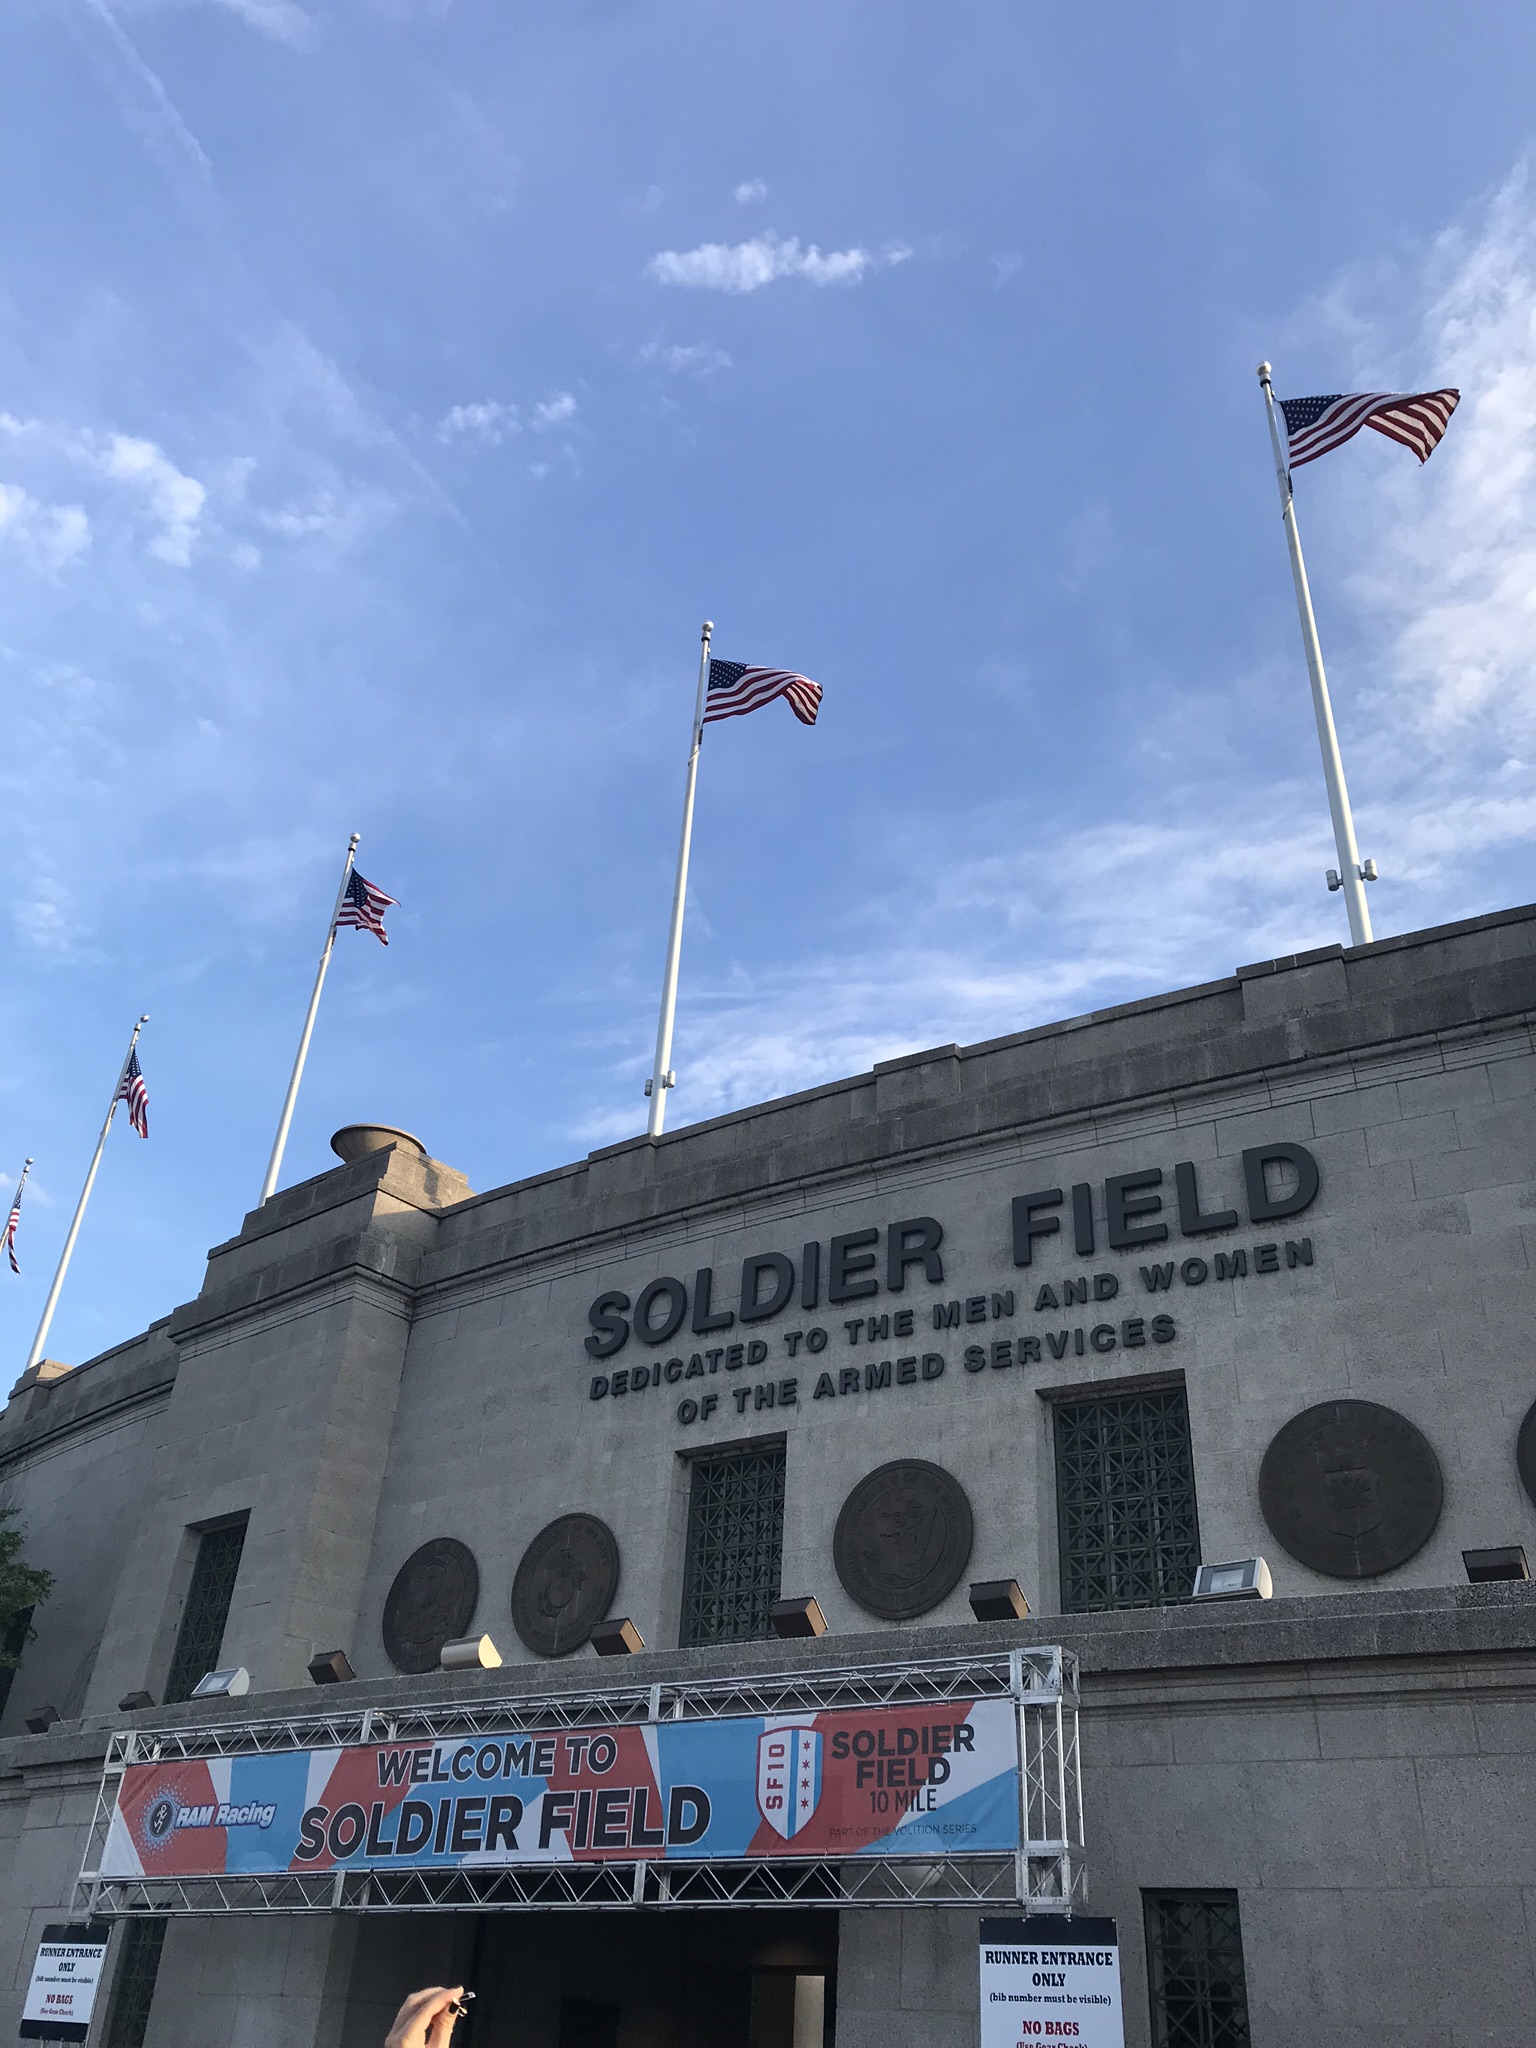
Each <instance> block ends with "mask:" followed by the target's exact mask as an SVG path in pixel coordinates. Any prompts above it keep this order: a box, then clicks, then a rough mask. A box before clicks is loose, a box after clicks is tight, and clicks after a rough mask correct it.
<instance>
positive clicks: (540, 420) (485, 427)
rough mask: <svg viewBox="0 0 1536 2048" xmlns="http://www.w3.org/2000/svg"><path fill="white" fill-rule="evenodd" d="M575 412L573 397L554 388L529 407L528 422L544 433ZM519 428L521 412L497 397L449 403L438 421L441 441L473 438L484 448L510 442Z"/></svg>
mask: <svg viewBox="0 0 1536 2048" xmlns="http://www.w3.org/2000/svg"><path fill="white" fill-rule="evenodd" d="M575 414H576V400H575V399H574V398H573V397H572V395H571V394H570V392H569V391H556V392H553V393H552V394H551V395H550V396H549V397H548V398H545V399H541V400H540V402H539V403H538V404H537V405H534V406H530V407H529V409H528V425H529V426H530V427H531V428H532V429H533V430H534V432H535V433H544V432H545V431H546V430H547V429H548V428H550V427H559V426H563V425H564V424H565V422H566V421H567V420H569V419H573V418H574V417H575ZM522 431H523V415H522V413H521V412H520V411H519V409H518V407H517V406H515V405H507V404H505V403H503V401H502V400H501V399H499V398H480V399H475V400H474V401H472V402H471V403H470V404H468V405H455V406H452V407H450V408H449V410H448V411H447V412H445V413H444V414H443V416H442V418H441V419H440V420H439V421H438V423H437V438H438V439H439V440H440V441H464V440H474V441H478V442H480V444H481V445H482V446H483V447H486V448H499V447H500V446H501V444H502V443H503V441H510V440H511V439H512V438H513V436H514V435H516V434H520V433H521V432H522Z"/></svg>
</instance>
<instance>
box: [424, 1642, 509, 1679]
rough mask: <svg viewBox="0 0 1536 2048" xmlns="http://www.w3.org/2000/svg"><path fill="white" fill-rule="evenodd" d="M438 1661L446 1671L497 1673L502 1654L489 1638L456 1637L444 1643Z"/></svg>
mask: <svg viewBox="0 0 1536 2048" xmlns="http://www.w3.org/2000/svg"><path fill="white" fill-rule="evenodd" d="M437 1661H438V1664H439V1665H440V1666H441V1668H442V1669H443V1670H444V1671H495V1670H496V1669H497V1668H498V1667H499V1665H500V1663H501V1652H500V1650H498V1649H497V1647H496V1645H495V1644H494V1643H493V1642H492V1641H491V1639H490V1637H489V1636H455V1637H454V1639H453V1641H452V1642H448V1643H444V1645H443V1647H442V1651H441V1654H440V1655H439V1657H438V1660H437Z"/></svg>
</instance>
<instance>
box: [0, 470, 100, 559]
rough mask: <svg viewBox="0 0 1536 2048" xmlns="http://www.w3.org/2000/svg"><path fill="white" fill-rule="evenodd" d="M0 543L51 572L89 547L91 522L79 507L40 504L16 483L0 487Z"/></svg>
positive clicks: (0, 485) (83, 509) (81, 507)
mask: <svg viewBox="0 0 1536 2048" xmlns="http://www.w3.org/2000/svg"><path fill="white" fill-rule="evenodd" d="M0 541H8V542H11V543H13V544H14V545H15V546H17V547H18V548H19V549H20V550H21V552H22V553H23V554H24V555H25V556H26V557H27V558H28V560H30V561H31V562H32V563H33V564H34V565H35V566H37V567H39V568H42V569H46V570H49V571H54V570H58V569H62V568H63V567H64V565H65V564H66V563H67V562H72V561H73V560H74V558H75V557H76V555H79V554H82V553H83V552H84V551H85V549H86V548H88V547H89V546H90V544H91V522H90V520H89V519H88V518H87V517H86V515H85V508H84V507H83V506H81V505H44V504H42V503H40V502H39V500H38V499H36V498H34V497H33V496H32V494H31V492H30V491H24V490H23V489H22V488H21V486H20V485H19V484H0Z"/></svg>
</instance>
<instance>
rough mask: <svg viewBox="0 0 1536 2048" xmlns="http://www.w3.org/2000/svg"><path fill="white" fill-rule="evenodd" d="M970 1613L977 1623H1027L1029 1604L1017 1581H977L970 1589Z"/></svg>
mask: <svg viewBox="0 0 1536 2048" xmlns="http://www.w3.org/2000/svg"><path fill="white" fill-rule="evenodd" d="M971 1612H972V1614H974V1615H975V1617H976V1619H977V1620H978V1621H1027V1620H1028V1619H1029V1602H1028V1601H1027V1600H1026V1599H1025V1598H1024V1588H1023V1587H1022V1586H1021V1585H1020V1584H1019V1582H1018V1580H1017V1579H978V1580H977V1581H976V1582H975V1584H974V1585H973V1586H972V1587H971Z"/></svg>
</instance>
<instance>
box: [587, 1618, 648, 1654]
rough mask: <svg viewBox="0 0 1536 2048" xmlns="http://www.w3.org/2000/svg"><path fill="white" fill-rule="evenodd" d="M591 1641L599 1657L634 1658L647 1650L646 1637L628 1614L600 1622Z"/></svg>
mask: <svg viewBox="0 0 1536 2048" xmlns="http://www.w3.org/2000/svg"><path fill="white" fill-rule="evenodd" d="M590 1641H591V1644H592V1647H593V1649H594V1650H596V1652H597V1654H598V1656H599V1657H633V1656H634V1654H635V1652H636V1651H637V1650H643V1649H644V1648H645V1637H644V1636H643V1635H641V1633H640V1631H639V1629H637V1628H636V1627H635V1624H634V1623H633V1622H632V1621H631V1620H630V1618H629V1616H628V1615H627V1614H615V1615H612V1616H610V1617H609V1619H608V1620H607V1621H600V1622H599V1623H598V1624H597V1627H596V1628H595V1629H593V1631H592V1634H591V1637H590Z"/></svg>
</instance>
